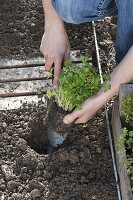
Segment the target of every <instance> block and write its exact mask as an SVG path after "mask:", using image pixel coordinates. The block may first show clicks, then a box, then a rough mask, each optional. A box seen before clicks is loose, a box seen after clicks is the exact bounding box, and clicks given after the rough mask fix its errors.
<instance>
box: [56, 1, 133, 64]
mask: <svg viewBox="0 0 133 200" xmlns="http://www.w3.org/2000/svg"><path fill="white" fill-rule="evenodd" d="M52 4H53V6H54V8H55V10H56V11H57V13H58V15H59V16H60V17H61V18H62V20H63V21H66V22H68V23H73V24H80V23H86V22H90V21H96V20H99V19H102V18H104V17H107V16H113V15H117V31H116V45H115V46H116V61H117V63H119V62H120V61H121V60H122V59H123V57H124V56H125V55H126V53H127V52H128V50H129V48H130V47H131V46H132V45H133V0H52Z"/></svg>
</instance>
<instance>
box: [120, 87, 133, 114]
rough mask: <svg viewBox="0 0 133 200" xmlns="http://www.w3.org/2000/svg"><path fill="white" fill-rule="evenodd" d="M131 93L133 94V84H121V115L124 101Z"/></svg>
mask: <svg viewBox="0 0 133 200" xmlns="http://www.w3.org/2000/svg"><path fill="white" fill-rule="evenodd" d="M129 93H133V84H132V83H129V84H121V86H120V91H119V105H120V106H119V111H120V115H121V104H122V100H123V98H124V97H125V96H126V95H127V94H129Z"/></svg>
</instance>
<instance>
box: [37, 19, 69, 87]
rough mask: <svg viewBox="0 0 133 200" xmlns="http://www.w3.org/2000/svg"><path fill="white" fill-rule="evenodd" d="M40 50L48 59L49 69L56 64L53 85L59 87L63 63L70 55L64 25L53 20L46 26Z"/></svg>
mask: <svg viewBox="0 0 133 200" xmlns="http://www.w3.org/2000/svg"><path fill="white" fill-rule="evenodd" d="M40 51H41V53H42V54H43V55H44V58H45V61H46V64H45V69H46V70H48V71H49V70H50V69H51V68H52V66H53V64H54V79H53V86H54V87H58V77H59V74H60V71H61V67H62V63H63V62H64V61H66V60H68V59H69V57H70V44H69V40H68V36H67V33H66V31H65V29H64V26H62V25H61V24H59V23H56V22H55V23H54V21H53V22H52V24H51V25H49V27H46V28H45V33H44V35H43V37H42V41H41V46H40Z"/></svg>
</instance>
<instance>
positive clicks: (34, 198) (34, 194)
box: [31, 189, 41, 200]
mask: <svg viewBox="0 0 133 200" xmlns="http://www.w3.org/2000/svg"><path fill="white" fill-rule="evenodd" d="M31 196H32V198H33V200H36V198H39V197H40V196H41V194H40V191H39V190H38V189H34V190H32V191H31Z"/></svg>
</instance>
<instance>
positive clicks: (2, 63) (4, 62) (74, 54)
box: [0, 50, 92, 69]
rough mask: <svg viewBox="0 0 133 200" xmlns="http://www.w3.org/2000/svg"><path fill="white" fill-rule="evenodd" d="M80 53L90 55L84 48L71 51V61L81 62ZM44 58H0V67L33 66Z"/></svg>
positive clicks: (42, 63)
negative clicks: (82, 50)
mask: <svg viewBox="0 0 133 200" xmlns="http://www.w3.org/2000/svg"><path fill="white" fill-rule="evenodd" d="M82 54H86V55H90V52H89V51H88V50H84V52H81V51H80V50H75V51H71V54H70V58H71V60H72V61H73V62H75V63H79V62H81V56H82ZM89 57H90V63H92V57H91V56H89ZM44 65H45V60H44V58H43V57H38V58H33V59H28V60H15V59H12V60H8V59H1V60H0V69H5V68H7V69H10V68H21V67H22V68H23V67H24V66H25V67H33V66H44Z"/></svg>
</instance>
